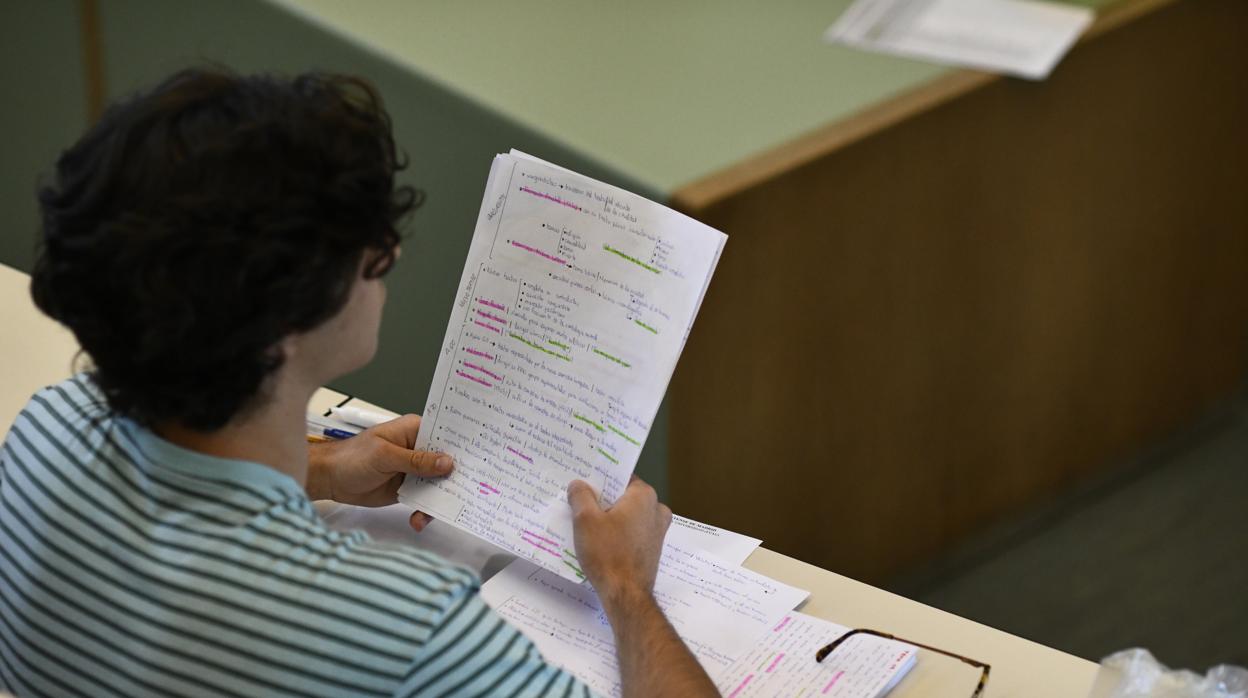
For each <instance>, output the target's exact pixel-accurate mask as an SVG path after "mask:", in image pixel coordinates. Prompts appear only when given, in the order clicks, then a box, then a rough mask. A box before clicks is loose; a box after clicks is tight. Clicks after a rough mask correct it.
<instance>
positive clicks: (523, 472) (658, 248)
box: [399, 151, 726, 579]
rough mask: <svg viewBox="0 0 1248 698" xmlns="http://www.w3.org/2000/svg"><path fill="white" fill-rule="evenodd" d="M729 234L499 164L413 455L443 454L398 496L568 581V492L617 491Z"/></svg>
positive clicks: (559, 174) (531, 167)
mask: <svg viewBox="0 0 1248 698" xmlns="http://www.w3.org/2000/svg"><path fill="white" fill-rule="evenodd" d="M725 239H726V237H725V236H724V234H723V233H720V232H718V231H716V230H714V229H712V228H709V227H707V226H705V225H703V224H701V223H698V222H697V221H694V220H693V219H691V218H689V217H687V216H684V215H682V214H680V213H677V212H675V211H672V210H671V209H668V208H666V207H664V206H661V205H659V204H656V203H654V202H651V201H648V200H646V199H644V198H642V197H640V196H637V195H635V194H632V193H629V192H627V191H624V190H622V189H618V188H616V187H612V186H610V185H607V184H602V183H600V182H596V181H594V180H591V179H589V178H586V177H582V176H580V175H577V174H575V173H572V172H569V171H568V170H564V169H562V168H558V167H554V166H552V165H549V164H547V163H544V162H541V161H539V160H535V159H533V158H530V157H528V156H525V155H523V154H520V153H515V152H514V151H513V153H512V154H509V155H499V156H497V157H496V158H495V160H494V164H493V166H492V167H491V169H490V177H489V181H488V183H487V184H486V192H485V199H484V202H483V203H482V206H481V212H480V214H479V216H478V219H477V227H476V231H475V233H474V235H473V239H472V244H471V247H470V249H469V252H468V260H467V262H466V263H465V265H464V272H463V276H462V278H461V280H460V285H459V293H458V297H457V298H456V301H455V306H454V308H453V310H452V313H451V319H450V323H449V325H448V327H447V332H446V338H445V340H444V342H443V349H442V355H441V357H440V359H439V361H438V367H437V370H436V371H435V373H434V379H433V385H432V386H431V388H430V390H429V398H428V403H427V404H426V406H425V414H424V421H423V422H422V423H421V429H420V435H419V437H418V439H417V442H416V447H417V448H419V449H428V450H437V451H445V452H447V453H450V454H452V455H454V456H455V460H456V468H455V472H454V473H453V474H452V475H451V476H450V477H449V478H446V479H444V480H436V481H422V480H419V479H416V478H409V479H408V480H407V482H405V483H404V485H403V487H402V488H401V489H400V490H399V499H400V500H401V501H402V502H403V503H405V504H407V505H409V506H412V507H416V508H418V509H420V510H422V511H425V512H427V513H429V514H431V515H433V516H434V517H436V518H438V519H440V520H442V521H446V522H447V523H450V524H452V525H454V526H456V527H458V528H461V529H464V530H467V531H469V532H471V533H474V534H476V535H478V536H480V537H481V538H484V539H485V540H487V541H489V542H491V543H494V544H495V545H498V546H499V547H501V548H503V549H505V550H508V551H510V552H513V553H515V554H516V555H518V556H520V557H524V558H528V559H530V560H533V561H534V562H535V563H537V564H538V565H541V566H542V567H545V568H546V569H549V570H552V571H554V572H557V573H558V574H561V575H563V576H565V577H568V578H569V579H578V578H579V569H578V567H577V564H576V559H575V556H574V555H573V553H572V552H571V550H572V545H571V514H570V511H569V508H568V505H567V500H566V494H565V491H566V489H567V485H568V483H569V482H571V481H572V480H574V479H578V478H579V479H583V480H586V481H588V482H589V483H591V484H592V485H594V487H595V488H597V489H598V490H599V491H600V492H601V493H602V497H603V499H604V501H606V502H611V501H614V500H615V499H616V498H618V497H619V495H620V494H621V493H622V492H623V490H624V488H625V486H627V484H628V480H629V477H630V475H631V474H632V472H633V467H634V466H635V465H636V463H637V457H638V455H639V454H640V453H641V447H642V444H643V443H645V440H646V436H647V434H648V433H649V431H650V425H651V422H652V420H653V419H654V415H655V412H657V411H658V408H659V402H660V400H661V399H662V397H663V393H664V391H665V390H666V388H667V383H668V380H669V379H670V378H671V375H672V371H673V370H674V369H675V367H676V360H677V358H678V357H679V355H680V351H681V349H682V348H683V346H684V342H685V338H686V336H687V335H688V331H689V329H690V327H691V325H692V324H693V318H694V315H695V314H696V312H697V309H698V306H699V304H700V303H701V300H702V296H703V294H704V293H705V290H706V286H707V284H708V283H709V282H710V277H711V272H712V271H713V270H714V268H715V263H716V262H717V261H718V259H719V253H720V250H721V249H722V248H723V244H724V241H725Z"/></svg>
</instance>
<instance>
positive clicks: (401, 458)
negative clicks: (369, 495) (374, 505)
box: [373, 442, 455, 477]
mask: <svg viewBox="0 0 1248 698" xmlns="http://www.w3.org/2000/svg"><path fill="white" fill-rule="evenodd" d="M377 451H378V452H377V461H376V462H375V463H374V464H373V467H374V468H376V469H377V470H379V471H381V472H383V473H403V474H406V475H415V476H417V477H442V476H443V475H447V474H449V473H450V472H451V470H453V469H454V467H455V462H454V460H453V459H452V458H451V457H450V456H449V455H447V454H445V453H437V452H434V451H412V450H409V449H406V448H403V447H402V446H396V445H394V444H392V443H387V442H382V443H381V444H380V448H378V449H377Z"/></svg>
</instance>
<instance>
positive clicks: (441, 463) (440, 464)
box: [434, 456, 452, 470]
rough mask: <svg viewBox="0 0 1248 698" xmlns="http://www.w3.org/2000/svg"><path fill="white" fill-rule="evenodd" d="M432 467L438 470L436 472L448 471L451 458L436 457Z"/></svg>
mask: <svg viewBox="0 0 1248 698" xmlns="http://www.w3.org/2000/svg"><path fill="white" fill-rule="evenodd" d="M434 465H435V466H436V467H437V468H438V470H450V469H451V465H452V463H451V457H450V456H438V460H436V461H434Z"/></svg>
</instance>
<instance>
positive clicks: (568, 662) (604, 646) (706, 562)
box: [481, 537, 808, 696]
mask: <svg viewBox="0 0 1248 698" xmlns="http://www.w3.org/2000/svg"><path fill="white" fill-rule="evenodd" d="M807 595H808V594H807V592H805V591H803V590H801V589H797V588H794V587H791V586H788V585H786V584H783V583H781V582H777V581H775V580H772V579H768V578H767V577H764V576H763V575H760V574H758V573H756V572H752V571H750V570H747V569H744V568H741V567H739V566H737V565H736V564H733V563H729V562H726V561H724V560H720V559H717V558H715V557H714V556H712V555H710V554H708V553H705V552H703V551H701V550H697V549H694V548H688V547H685V546H684V545H682V544H680V543H674V542H673V540H672V538H670V537H669V539H668V540H667V542H666V543H665V544H664V546H663V558H662V561H661V562H660V565H659V575H658V578H657V580H656V581H655V585H654V596H655V599H656V600H657V601H658V603H659V606H660V607H661V608H662V609H663V613H664V615H666V616H667V619H668V620H669V621H670V622H671V624H672V627H674V628H675V629H676V632H677V633H678V634H679V635H680V637H681V639H682V640H684V642H685V644H686V645H687V646H688V647H689V649H690V650H691V651H692V652H693V654H694V656H695V657H697V659H698V661H699V662H701V663H702V666H703V667H704V668H705V669H706V671H707V673H708V674H710V675H711V676H715V675H716V673H717V672H719V671H722V670H724V669H725V668H727V667H729V666H731V664H732V662H733V660H734V659H736V658H737V657H738V656H739V655H741V654H743V653H744V652H746V651H747V650H749V648H750V647H751V646H752V644H753V643H754V642H755V641H756V640H757V639H758V637H759V636H760V635H762V634H763V633H764V632H766V631H767V630H768V629H770V628H772V627H773V626H775V625H776V623H777V622H779V620H780V619H781V617H783V616H784V615H785V614H786V613H788V612H790V611H791V610H792V609H793V608H794V607H796V606H797V605H798V604H800V603H801V602H803V601H804V600H805V599H806V597H807ZM481 598H482V599H483V600H484V601H485V602H486V603H487V604H489V605H490V607H492V608H493V609H494V610H495V611H497V612H498V614H499V615H501V616H502V617H503V618H506V619H507V620H508V621H509V622H510V623H511V624H512V625H515V626H516V627H517V628H519V629H520V631H521V632H523V633H524V634H525V636H526V637H528V638H529V639H530V640H532V641H533V644H534V645H536V646H537V648H538V650H540V651H541V653H542V655H543V656H544V657H545V658H546V659H547V660H548V661H550V662H551V663H553V664H557V665H559V666H562V667H563V668H565V669H567V670H568V671H569V672H571V673H573V674H575V675H576V676H577V677H578V678H580V679H581V680H582V681H584V682H585V683H586V684H587V685H589V686H590V688H592V689H594V690H595V691H596V692H598V693H601V694H604V695H611V696H618V695H620V693H621V690H620V670H619V664H618V662H617V660H616V656H615V640H614V636H613V635H612V632H611V627H610V625H609V624H608V623H607V618H606V614H605V613H604V612H603V610H602V606H601V604H600V602H599V600H598V597H597V596H596V595H595V594H594V591H593V589H592V588H590V587H589V586H587V585H584V584H576V583H573V582H570V581H568V580H566V579H563V578H560V577H558V576H556V575H554V574H551V573H550V572H548V571H547V570H544V569H541V568H539V567H537V566H535V565H533V564H531V563H529V562H526V561H524V560H517V561H516V562H513V563H512V564H511V565H509V566H508V567H507V568H506V569H504V570H503V571H502V572H499V573H498V574H496V575H494V577H492V578H491V579H490V581H488V582H486V583H485V584H484V585H483V586H482V587H481Z"/></svg>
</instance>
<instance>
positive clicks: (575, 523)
mask: <svg viewBox="0 0 1248 698" xmlns="http://www.w3.org/2000/svg"><path fill="white" fill-rule="evenodd" d="M568 503H569V504H571V505H572V531H573V539H574V543H575V546H576V555H577V558H578V560H579V562H580V563H581V570H582V571H583V572H584V573H585V576H586V577H588V578H589V583H590V584H592V585H594V590H595V591H596V592H598V596H599V598H601V599H602V600H603V602H604V604H607V605H612V604H613V603H614V602H616V601H620V600H623V599H625V598H627V597H629V596H632V595H633V594H635V593H637V592H641V593H644V594H645V595H647V596H648V595H649V594H650V593H651V591H652V590H653V589H654V578H655V576H656V575H657V574H658V571H659V558H660V557H661V556H662V554H663V538H664V537H665V536H666V535H667V528H668V526H669V525H671V523H672V510H671V509H668V508H667V506H666V505H664V504H662V503H660V502H659V498H658V495H657V494H656V493H655V491H654V488H653V487H651V486H650V485H647V484H646V483H645V482H643V481H642V480H641V479H639V478H637V477H635V476H634V477H633V479H632V481H630V482H629V483H628V487H627V488H626V489H625V490H624V494H623V495H622V496H621V497H620V498H619V499H618V500H616V502H615V504H613V505H612V506H610V507H609V508H607V509H603V508H602V507H601V506H599V505H598V496H597V494H596V493H595V492H594V489H593V488H592V487H590V485H589V483H587V482H585V481H583V480H574V481H573V482H572V483H571V484H570V485H568Z"/></svg>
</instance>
